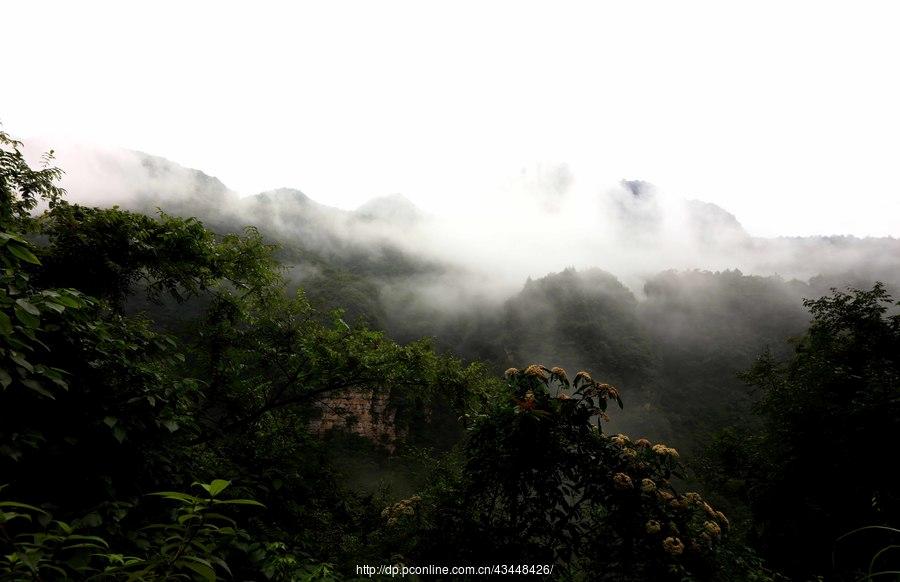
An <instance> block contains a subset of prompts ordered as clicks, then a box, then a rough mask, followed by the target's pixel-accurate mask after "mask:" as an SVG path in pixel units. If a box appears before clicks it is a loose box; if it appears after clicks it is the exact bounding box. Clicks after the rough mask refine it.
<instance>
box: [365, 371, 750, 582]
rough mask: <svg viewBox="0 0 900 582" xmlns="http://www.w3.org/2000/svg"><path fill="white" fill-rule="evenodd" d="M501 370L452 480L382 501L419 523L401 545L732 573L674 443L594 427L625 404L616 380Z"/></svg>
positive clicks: (632, 573)
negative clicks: (612, 407)
mask: <svg viewBox="0 0 900 582" xmlns="http://www.w3.org/2000/svg"><path fill="white" fill-rule="evenodd" d="M507 379H508V386H507V391H505V393H503V394H498V395H497V396H496V397H494V398H492V399H491V400H490V402H488V403H487V405H486V406H485V407H484V408H483V409H481V410H480V412H478V413H477V414H475V415H473V416H472V417H471V419H470V420H471V426H470V430H469V435H468V436H467V438H466V441H465V447H464V449H463V451H462V454H463V459H464V460H463V464H462V467H461V470H460V471H459V477H458V481H457V483H456V484H449V485H448V484H447V483H444V484H443V485H437V487H439V491H438V494H434V493H432V494H427V493H426V494H424V495H423V497H422V498H418V497H413V498H410V499H407V500H405V501H401V502H399V503H398V504H395V505H392V506H389V507H388V508H387V509H386V510H385V513H384V514H383V515H384V518H385V519H386V526H387V528H388V529H390V528H391V527H399V528H400V530H401V531H413V532H415V531H421V533H420V534H418V535H417V536H416V537H415V540H416V541H417V546H416V547H409V544H408V541H407V542H406V550H405V552H407V555H408V553H415V554H416V556H415V557H416V558H417V559H419V560H422V561H425V562H428V561H432V562H442V561H447V560H454V559H455V560H464V561H466V562H467V563H483V562H492V561H493V562H497V561H499V562H504V563H532V564H534V563H543V564H556V565H557V567H559V568H561V569H562V571H563V572H566V573H567V574H566V575H568V576H571V577H574V578H576V579H578V578H585V577H588V578H590V579H598V578H599V579H615V580H624V579H635V580H643V579H664V578H665V579H669V578H671V579H713V578H717V577H718V578H721V579H728V569H727V568H726V564H725V563H724V562H723V560H722V555H724V554H725V553H726V552H731V553H732V554H736V553H739V552H738V551H737V550H736V549H735V548H734V547H732V546H731V545H730V544H729V543H728V541H727V530H728V520H727V519H726V518H725V516H724V515H723V514H722V513H721V512H717V511H716V510H715V509H713V508H712V507H711V506H710V505H709V504H708V503H707V502H706V501H704V500H703V499H702V498H701V496H700V495H699V494H697V493H694V492H687V493H681V492H679V491H678V490H677V486H676V485H675V480H676V479H677V477H678V476H679V475H680V474H681V467H680V464H679V462H678V453H677V452H676V451H675V450H674V449H672V448H670V447H667V446H665V445H662V444H656V445H651V443H650V442H648V441H647V440H646V439H640V440H639V441H637V442H632V441H631V440H630V439H628V438H627V437H625V436H624V435H616V436H613V437H609V436H606V435H604V434H603V433H602V431H601V430H600V425H599V422H600V420H599V419H602V418H605V415H606V408H607V406H608V403H609V402H613V403H616V404H617V405H619V406H620V407H621V405H622V403H621V398H620V396H619V394H618V390H617V389H616V388H614V387H613V386H610V385H608V384H604V383H600V382H596V381H594V380H593V379H592V378H591V376H590V375H589V374H587V373H585V372H580V373H579V374H578V375H576V376H575V378H574V379H573V381H572V382H570V381H569V379H568V377H567V375H566V372H565V371H564V370H563V369H561V368H553V369H552V370H551V369H547V368H544V367H543V366H537V365H533V366H529V367H528V368H527V369H525V370H523V371H520V370H516V369H510V370H508V371H507ZM441 489H442V490H441ZM436 516H440V518H438V517H436ZM400 543H401V544H402V543H403V542H402V539H400ZM401 547H402V546H401ZM733 565H734V562H733V561H732V564H730V566H733ZM745 566H746V567H747V572H749V571H750V570H751V569H753V568H755V570H754V571H756V572H757V573H760V575H761V576H762V573H761V570H759V568H758V567H757V566H758V565H753V564H752V563H751V561H746V562H745ZM742 571H743V570H742ZM587 573H590V574H587ZM745 573H746V572H745ZM760 579H765V578H764V577H761V578H760Z"/></svg>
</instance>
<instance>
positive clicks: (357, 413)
mask: <svg viewBox="0 0 900 582" xmlns="http://www.w3.org/2000/svg"><path fill="white" fill-rule="evenodd" d="M316 406H317V408H318V409H319V411H320V412H321V415H320V416H319V417H317V418H314V419H312V420H311V421H310V423H309V430H310V431H312V432H313V433H316V434H325V433H328V432H329V431H332V430H343V431H346V432H350V433H352V434H356V435H359V436H361V437H363V438H366V439H369V440H370V441H372V442H374V443H377V444H379V445H381V446H383V447H385V448H386V449H387V450H388V451H389V452H392V453H393V452H394V450H395V449H396V446H397V440H398V438H400V437H401V436H402V434H400V433H401V431H398V430H397V427H396V425H395V423H394V421H395V417H396V414H397V411H396V410H395V409H394V408H392V407H391V403H390V394H389V393H388V392H387V391H375V390H372V389H371V388H354V389H349V390H344V391H342V392H340V393H337V394H332V395H329V396H327V397H325V398H322V399H321V400H319V402H318V403H317V404H316Z"/></svg>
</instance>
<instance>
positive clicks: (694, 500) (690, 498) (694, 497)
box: [684, 491, 701, 505]
mask: <svg viewBox="0 0 900 582" xmlns="http://www.w3.org/2000/svg"><path fill="white" fill-rule="evenodd" d="M684 500H685V501H687V502H688V503H690V504H691V505H698V504H699V503H700V501H701V499H700V494H699V493H695V492H693V491H691V492H689V493H685V494H684Z"/></svg>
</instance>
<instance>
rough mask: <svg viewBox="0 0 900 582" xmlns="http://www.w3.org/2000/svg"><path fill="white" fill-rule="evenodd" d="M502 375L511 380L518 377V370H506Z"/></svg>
mask: <svg viewBox="0 0 900 582" xmlns="http://www.w3.org/2000/svg"><path fill="white" fill-rule="evenodd" d="M503 375H504V376H506V377H507V378H512V377H514V376H518V375H519V369H518V368H507V369H506V371H505V372H504V373H503Z"/></svg>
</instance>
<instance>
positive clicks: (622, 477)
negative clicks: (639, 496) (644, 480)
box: [613, 473, 634, 491]
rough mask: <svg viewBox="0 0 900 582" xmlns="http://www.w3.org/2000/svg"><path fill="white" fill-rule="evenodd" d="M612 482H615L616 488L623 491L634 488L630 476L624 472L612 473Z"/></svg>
mask: <svg viewBox="0 0 900 582" xmlns="http://www.w3.org/2000/svg"><path fill="white" fill-rule="evenodd" d="M613 484H615V486H616V489H621V490H623V491H625V490H628V489H633V488H634V484H633V483H632V482H631V477H629V476H628V475H626V474H625V473H616V474H615V475H613Z"/></svg>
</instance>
